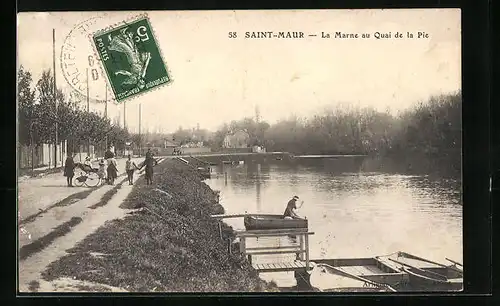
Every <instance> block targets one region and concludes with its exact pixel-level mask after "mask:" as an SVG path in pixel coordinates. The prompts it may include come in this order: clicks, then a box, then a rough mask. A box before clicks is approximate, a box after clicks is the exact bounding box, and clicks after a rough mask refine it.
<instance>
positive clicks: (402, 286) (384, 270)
mask: <svg viewBox="0 0 500 306" xmlns="http://www.w3.org/2000/svg"><path fill="white" fill-rule="evenodd" d="M447 260H448V259H447ZM448 261H450V262H453V264H452V265H445V264H440V263H437V262H433V261H430V260H428V259H425V258H421V257H418V256H415V255H411V254H408V253H405V252H396V253H393V254H390V255H385V256H377V257H374V258H345V259H311V262H313V263H314V264H315V266H316V267H320V268H321V270H320V272H321V273H323V274H325V272H328V274H330V275H327V276H328V277H329V279H328V281H325V282H324V283H323V284H321V285H322V286H320V284H314V286H315V287H318V288H320V287H323V288H322V291H337V292H358V291H360V292H361V291H370V290H372V291H394V290H396V291H403V292H404V291H459V290H461V289H462V287H463V272H462V271H463V270H462V264H460V263H458V262H455V261H452V260H448ZM325 279H326V278H325ZM360 284H361V286H360Z"/></svg>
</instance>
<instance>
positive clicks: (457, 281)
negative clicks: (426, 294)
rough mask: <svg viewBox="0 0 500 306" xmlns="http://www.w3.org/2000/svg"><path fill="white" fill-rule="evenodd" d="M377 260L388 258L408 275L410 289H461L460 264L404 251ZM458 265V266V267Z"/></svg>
mask: <svg viewBox="0 0 500 306" xmlns="http://www.w3.org/2000/svg"><path fill="white" fill-rule="evenodd" d="M379 260H388V261H391V262H392V263H394V264H395V265H397V266H398V267H399V268H400V269H401V270H402V271H403V272H405V273H406V274H407V275H408V288H407V289H408V290H411V291H459V290H462V289H463V270H462V268H461V267H462V266H461V264H458V263H457V262H454V263H453V264H451V265H445V264H442V263H438V262H434V261H431V260H428V259H425V258H422V257H418V256H415V255H412V254H408V253H405V252H397V253H396V254H394V255H391V256H387V257H385V258H384V257H379ZM457 265H459V266H460V267H458V266H457Z"/></svg>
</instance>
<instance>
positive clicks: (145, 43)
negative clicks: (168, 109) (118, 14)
mask: <svg viewBox="0 0 500 306" xmlns="http://www.w3.org/2000/svg"><path fill="white" fill-rule="evenodd" d="M93 43H94V44H95V48H96V50H97V52H98V53H99V56H100V58H101V61H102V64H103V66H104V69H105V71H106V74H107V76H108V80H109V83H110V85H111V87H112V90H113V92H114V94H115V99H116V101H117V102H121V101H123V100H125V99H127V98H130V97H133V96H136V95H138V94H141V93H144V92H147V91H150V90H152V89H154V88H156V87H158V86H161V85H163V84H166V83H169V82H170V76H169V74H168V71H167V67H166V65H165V63H164V61H163V58H162V56H161V53H160V50H159V48H158V44H157V41H156V39H155V37H154V35H153V31H152V29H151V24H150V22H149V19H148V18H147V16H142V17H140V18H138V19H136V20H134V21H132V22H128V23H125V24H121V25H119V26H117V27H114V28H111V29H107V30H103V31H100V32H97V33H95V34H94V36H93Z"/></svg>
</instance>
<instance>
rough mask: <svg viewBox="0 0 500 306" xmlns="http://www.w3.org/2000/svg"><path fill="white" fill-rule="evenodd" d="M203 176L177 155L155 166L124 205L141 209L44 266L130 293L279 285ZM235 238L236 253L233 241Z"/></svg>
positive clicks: (48, 275)
mask: <svg viewBox="0 0 500 306" xmlns="http://www.w3.org/2000/svg"><path fill="white" fill-rule="evenodd" d="M202 179H203V178H202V176H201V175H200V174H199V173H198V172H197V171H196V170H195V169H192V168H190V167H188V166H186V165H185V164H183V163H182V162H180V161H178V160H175V159H171V160H166V161H165V162H163V163H161V164H159V165H158V166H157V167H155V178H154V180H155V181H154V184H153V185H149V186H148V185H145V182H144V179H143V178H142V177H141V178H139V179H138V181H137V182H136V183H135V185H134V187H133V190H132V191H131V193H130V194H129V196H128V198H127V199H126V200H125V201H124V202H123V204H122V208H126V209H137V211H136V212H135V213H133V214H130V215H129V216H127V217H125V218H123V219H119V220H114V221H110V222H108V223H107V224H105V225H104V226H102V227H101V228H99V229H98V230H97V231H96V232H94V233H93V234H91V235H89V236H88V237H87V238H85V239H84V240H83V241H82V242H81V243H79V244H78V245H76V246H75V247H74V248H72V249H70V250H68V253H69V254H68V255H66V256H64V257H62V258H61V259H59V260H57V261H56V262H53V263H52V264H50V265H49V267H48V269H47V270H46V271H45V272H43V273H42V276H43V278H44V279H45V280H48V281H51V280H55V279H58V278H64V277H69V278H72V279H76V280H81V281H89V282H93V283H100V284H105V285H109V286H113V287H118V288H123V289H125V290H126V291H130V292H152V291H155V292H177V291H181V292H227V291H232V292H241V291H244V292H252V291H254V292H255V291H256V292H262V291H278V288H277V287H276V285H275V284H274V283H265V282H264V281H262V280H261V279H260V278H259V276H258V274H257V272H256V271H255V270H254V269H253V268H252V267H251V266H250V264H249V263H248V262H247V261H246V260H245V259H244V257H243V256H240V255H239V254H238V252H237V250H238V246H237V245H236V244H234V243H231V244H229V242H230V241H233V240H234V234H233V231H232V228H231V227H229V226H225V225H223V227H222V238H221V233H220V232H219V228H218V224H217V221H215V220H213V219H212V218H210V215H211V214H213V213H221V210H222V208H221V206H220V205H219V204H218V194H217V192H214V191H213V190H211V189H210V188H209V187H208V186H207V185H206V184H205V183H204V182H203V181H202ZM229 245H231V248H232V252H231V253H230V252H229V250H228V248H229Z"/></svg>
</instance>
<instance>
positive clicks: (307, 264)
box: [304, 234, 309, 270]
mask: <svg viewBox="0 0 500 306" xmlns="http://www.w3.org/2000/svg"><path fill="white" fill-rule="evenodd" d="M304 239H305V242H306V245H305V251H306V269H307V270H309V235H307V234H305V235H304Z"/></svg>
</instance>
